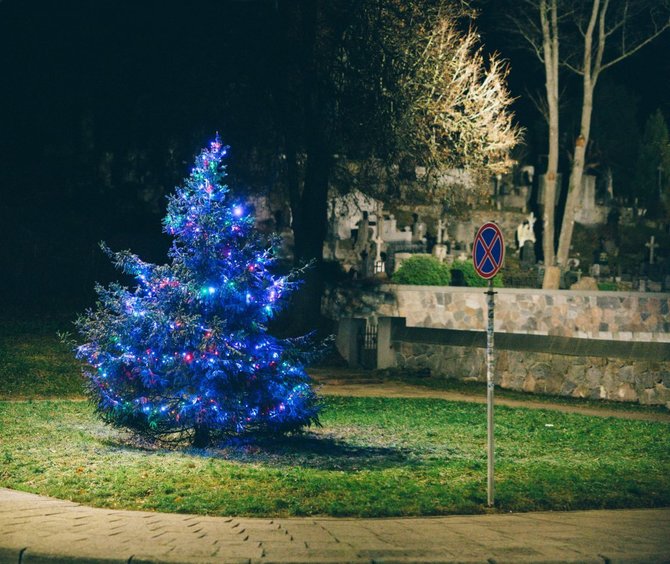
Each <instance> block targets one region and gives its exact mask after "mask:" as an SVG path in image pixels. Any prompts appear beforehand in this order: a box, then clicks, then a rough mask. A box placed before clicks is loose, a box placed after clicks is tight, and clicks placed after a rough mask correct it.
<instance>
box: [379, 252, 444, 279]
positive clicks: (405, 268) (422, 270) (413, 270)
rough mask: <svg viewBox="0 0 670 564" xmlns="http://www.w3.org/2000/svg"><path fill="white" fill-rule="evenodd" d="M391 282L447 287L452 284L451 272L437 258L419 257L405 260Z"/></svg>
mask: <svg viewBox="0 0 670 564" xmlns="http://www.w3.org/2000/svg"><path fill="white" fill-rule="evenodd" d="M391 280H392V281H393V282H395V283H396V284H414V285H418V286H447V285H449V283H450V282H451V272H450V270H449V267H448V266H447V265H446V264H444V263H442V262H440V261H439V260H437V259H436V258H435V257H432V256H422V255H417V256H413V257H410V258H408V259H407V260H405V261H404V262H403V263H402V264H401V265H400V268H399V269H398V270H397V271H396V272H394V273H393V276H392V278H391Z"/></svg>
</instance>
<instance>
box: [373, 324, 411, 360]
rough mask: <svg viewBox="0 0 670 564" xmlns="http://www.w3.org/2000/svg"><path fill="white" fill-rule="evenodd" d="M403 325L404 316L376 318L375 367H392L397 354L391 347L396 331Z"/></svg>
mask: <svg viewBox="0 0 670 564" xmlns="http://www.w3.org/2000/svg"><path fill="white" fill-rule="evenodd" d="M404 326H405V318H404V317H379V318H378V319H377V368H379V369H382V368H394V367H395V366H397V364H398V361H397V355H396V351H395V350H394V349H393V341H394V339H396V338H397V337H396V333H397V332H398V330H399V329H401V328H402V327H404Z"/></svg>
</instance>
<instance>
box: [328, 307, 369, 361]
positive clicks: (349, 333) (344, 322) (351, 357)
mask: <svg viewBox="0 0 670 564" xmlns="http://www.w3.org/2000/svg"><path fill="white" fill-rule="evenodd" d="M364 332H365V319H355V318H351V317H345V318H343V319H340V321H339V323H338V328H337V338H336V339H335V346H336V347H337V350H338V352H339V353H340V354H341V355H342V358H344V360H346V361H347V364H348V365H349V366H351V367H358V366H360V364H361V359H360V348H361V343H360V335H361V334H363V333H364Z"/></svg>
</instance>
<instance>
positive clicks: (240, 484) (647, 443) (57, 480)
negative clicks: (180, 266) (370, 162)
mask: <svg viewBox="0 0 670 564" xmlns="http://www.w3.org/2000/svg"><path fill="white" fill-rule="evenodd" d="M485 413H486V407H485V406H483V405H477V404H465V403H457V402H447V401H443V400H433V399H398V398H328V399H327V401H326V410H325V411H324V414H323V427H322V428H321V429H317V430H315V431H314V432H311V433H309V434H307V435H305V436H302V437H294V438H288V439H286V440H283V441H281V442H270V443H260V444H253V445H238V446H230V447H227V448H223V449H218V450H217V449H211V450H208V451H206V452H202V451H167V450H152V449H142V448H139V447H137V446H134V445H133V444H132V443H130V442H128V440H127V439H128V437H126V436H125V435H124V433H123V432H120V431H116V430H114V429H111V428H109V427H106V426H105V425H103V424H102V423H100V422H99V421H98V420H97V418H96V416H95V415H94V413H92V410H91V408H90V407H89V405H88V404H87V403H86V402H82V401H69V400H56V401H20V402H17V401H14V402H0V429H2V432H1V433H2V442H1V446H0V461H1V462H2V464H1V466H0V486H5V487H10V488H14V489H20V490H25V491H30V492H35V493H40V494H48V495H52V496H55V497H59V498H64V499H72V500H75V501H79V502H82V503H88V504H92V505H97V506H103V507H113V508H131V509H155V510H160V511H177V512H195V513H206V514H217V515H233V514H234V515H259V516H260V515H360V516H390V515H437V514H445V513H478V512H483V511H485V504H486V455H485V444H486V423H485V421H486V415H485ZM496 438H497V456H498V459H497V467H496V475H497V493H496V501H497V506H498V508H499V509H500V510H503V511H511V510H521V511H524V510H536V509H538V510H539V509H577V508H603V507H652V506H662V505H669V504H670V450H669V449H668V445H669V444H670V425H668V424H667V423H660V422H646V421H629V420H620V419H612V418H609V419H608V418H602V417H587V416H583V415H576V414H565V413H558V412H553V411H552V412H549V411H544V410H529V409H512V408H505V407H498V408H497V410H496Z"/></svg>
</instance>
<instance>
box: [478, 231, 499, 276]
mask: <svg viewBox="0 0 670 564" xmlns="http://www.w3.org/2000/svg"><path fill="white" fill-rule="evenodd" d="M494 233H495V235H494V236H493V239H491V244H490V245H487V244H486V241H484V234H483V233H482V236H481V237H480V238H479V241H478V242H479V243H480V244H481V246H482V247H484V258H482V260H480V261H479V264H478V265H477V270H482V265H483V264H484V262H485V261H486V259H487V258H488V259H489V260H490V261H491V264H492V265H493V268H495V267H496V266H497V265H498V263H497V262H496V261H495V259H494V258H493V255H492V254H491V249H493V245H495V244H496V242H497V241H498V240H499V239H500V235H499V233H498V232H497V231H494Z"/></svg>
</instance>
